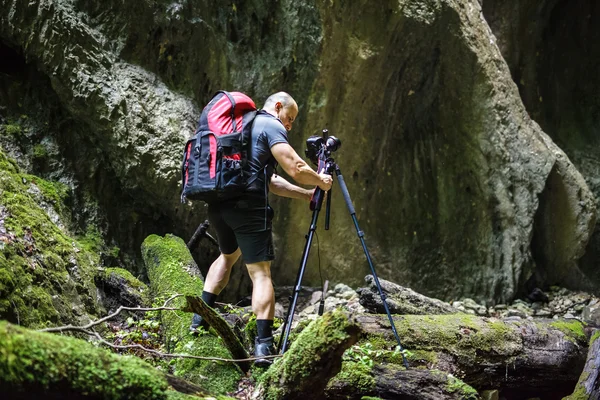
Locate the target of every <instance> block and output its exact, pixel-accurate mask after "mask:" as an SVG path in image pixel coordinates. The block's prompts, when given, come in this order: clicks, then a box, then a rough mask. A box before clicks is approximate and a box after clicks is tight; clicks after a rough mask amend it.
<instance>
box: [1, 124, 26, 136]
mask: <svg viewBox="0 0 600 400" xmlns="http://www.w3.org/2000/svg"><path fill="white" fill-rule="evenodd" d="M4 133H5V134H7V135H10V136H17V137H18V136H21V134H22V133H23V130H22V129H21V125H16V124H6V125H4Z"/></svg>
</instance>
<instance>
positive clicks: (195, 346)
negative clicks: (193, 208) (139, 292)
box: [142, 235, 242, 394]
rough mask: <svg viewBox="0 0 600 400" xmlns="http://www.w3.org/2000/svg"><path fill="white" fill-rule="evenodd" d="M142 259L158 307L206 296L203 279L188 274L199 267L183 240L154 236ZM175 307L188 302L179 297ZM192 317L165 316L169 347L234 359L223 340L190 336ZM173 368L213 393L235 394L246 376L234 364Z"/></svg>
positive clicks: (186, 363) (188, 363)
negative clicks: (191, 296)
mask: <svg viewBox="0 0 600 400" xmlns="http://www.w3.org/2000/svg"><path fill="white" fill-rule="evenodd" d="M142 257H143V258H144V261H145V263H146V267H147V270H148V279H149V280H150V283H151V290H152V292H153V294H154V297H155V302H156V303H157V304H160V305H162V302H163V301H164V300H165V299H167V298H169V297H171V296H172V295H174V294H189V295H195V296H199V295H200V294H201V293H202V289H203V287H204V284H203V282H202V280H201V279H200V277H198V276H192V275H191V274H190V273H188V271H190V270H193V269H196V268H197V267H196V265H195V262H194V260H193V258H192V256H191V254H190V252H189V250H188V248H187V246H186V244H185V242H184V241H183V240H182V239H180V238H178V237H176V236H173V235H166V236H165V237H164V238H163V237H160V236H157V235H151V236H149V237H147V238H146V240H144V243H143V244H142ZM171 305H172V306H174V307H182V306H184V305H185V299H184V298H178V299H176V300H175V301H174V302H173V303H171ZM191 318H192V315H191V314H190V313H184V312H179V311H169V312H165V313H163V314H162V315H161V319H162V322H163V327H164V332H165V337H166V345H167V348H169V349H173V351H175V352H178V353H185V354H191V355H197V356H203V357H218V358H227V359H230V358H231V354H230V353H229V351H228V350H227V349H226V348H225V347H224V345H223V343H222V341H221V339H220V338H217V337H215V336H212V335H210V334H206V335H201V336H199V337H197V338H195V337H192V336H191V335H190V334H189V325H190V323H191ZM173 365H174V369H175V374H176V375H178V376H181V377H183V378H185V379H187V380H190V381H192V382H195V383H197V384H198V385H199V386H200V387H202V388H203V389H206V390H207V391H209V392H211V393H218V394H225V393H227V392H230V391H233V390H234V389H235V387H236V385H237V382H238V381H239V379H240V377H241V375H242V373H241V371H240V370H239V368H238V367H237V366H236V365H235V364H233V363H226V362H213V361H203V360H194V359H178V360H175V361H174V363H173Z"/></svg>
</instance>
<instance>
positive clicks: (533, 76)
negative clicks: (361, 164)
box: [483, 0, 600, 288]
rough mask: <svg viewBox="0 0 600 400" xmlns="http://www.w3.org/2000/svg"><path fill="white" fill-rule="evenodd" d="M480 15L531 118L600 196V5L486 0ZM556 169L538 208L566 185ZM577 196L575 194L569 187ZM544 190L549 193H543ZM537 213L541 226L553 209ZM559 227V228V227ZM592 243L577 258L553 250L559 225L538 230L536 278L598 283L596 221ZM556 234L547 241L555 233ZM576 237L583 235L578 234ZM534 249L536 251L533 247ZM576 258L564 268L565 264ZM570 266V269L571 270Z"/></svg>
mask: <svg viewBox="0 0 600 400" xmlns="http://www.w3.org/2000/svg"><path fill="white" fill-rule="evenodd" d="M483 14H484V16H485V19H486V20H487V21H488V22H489V25H490V27H491V29H492V31H493V32H494V35H495V37H496V38H497V43H498V46H499V48H500V50H501V52H502V55H503V56H504V58H505V59H506V61H507V63H508V65H509V67H510V71H511V75H512V78H513V80H514V82H515V83H516V85H517V87H518V88H519V93H520V95H521V97H522V99H523V102H524V104H525V106H526V108H527V112H528V113H529V114H530V115H531V117H532V118H533V119H534V120H535V121H536V122H538V123H539V124H540V126H541V127H542V128H543V129H544V131H545V132H546V133H547V134H548V135H549V136H550V137H551V138H552V140H554V141H555V142H556V143H558V144H559V145H560V146H561V148H562V149H563V150H564V151H565V153H566V154H567V155H568V157H569V159H570V160H571V161H572V163H573V164H574V165H575V166H576V167H577V169H578V170H579V171H580V172H581V174H582V175H583V177H584V178H585V181H586V183H587V185H588V186H589V187H590V189H591V190H592V192H593V193H594V195H595V198H596V202H597V199H598V198H600V197H599V195H600V180H599V176H600V174H599V171H600V168H599V166H600V146H599V142H598V135H597V126H598V123H599V122H600V103H599V102H598V96H597V93H598V90H599V89H600V76H599V75H598V60H599V59H600V50H599V49H598V47H597V46H595V45H594V43H596V42H598V40H599V39H600V28H599V26H600V25H599V24H598V22H599V21H600V9H599V8H598V7H597V3H596V2H595V1H594V0H584V1H580V2H577V3H573V2H564V1H558V0H542V1H535V0H533V1H530V0H526V1H519V2H518V3H517V2H506V1H502V0H486V1H484V2H483ZM555 178H556V177H552V176H551V180H550V181H549V185H548V186H547V188H546V189H545V192H546V194H547V195H549V196H546V195H545V196H543V197H542V200H541V208H542V209H544V208H546V207H547V206H548V204H547V202H548V201H558V202H559V204H560V202H561V201H562V200H560V198H562V197H564V196H565V195H566V194H567V193H561V192H563V189H562V187H561V185H560V184H557V183H556V182H555V181H554V179H555ZM571 195H573V194H571ZM544 197H545V199H544ZM561 209H562V212H561V213H560V214H558V213H557V214H556V215H557V216H558V215H560V217H559V218H560V219H561V220H563V221H567V220H572V218H573V214H572V211H573V209H572V208H571V207H567V206H566V205H562V206H561ZM544 215H545V216H542V213H540V215H539V216H538V217H536V226H540V225H544V224H547V223H548V221H549V219H548V214H546V213H544ZM557 228H558V227H557ZM593 232H594V233H593V236H592V238H591V239H590V245H589V246H588V247H587V249H586V250H585V254H584V255H583V257H582V258H581V260H580V262H579V263H578V268H574V267H573V265H572V264H573V261H574V260H567V259H564V258H563V257H560V256H558V257H556V256H557V254H556V253H555V252H556V251H561V250H560V247H561V246H563V245H568V241H569V240H563V239H564V238H563V239H561V238H559V237H558V236H560V235H562V234H563V233H564V232H562V231H561V230H560V228H558V229H555V230H554V231H547V233H546V234H545V235H546V236H548V235H549V237H545V238H544V237H539V239H541V240H537V239H536V237H534V240H533V243H532V248H533V252H534V257H536V259H537V264H538V268H537V271H536V276H535V279H536V280H537V281H538V284H547V285H553V284H558V285H563V286H564V285H570V286H571V287H580V288H589V287H592V286H594V285H596V284H597V283H598V281H599V280H600V273H599V272H598V268H597V265H598V260H599V257H600V252H599V251H598V249H600V246H599V244H600V234H599V230H598V229H597V228H596V229H595V230H594V231H593ZM553 236H555V237H554V239H553V240H551V241H549V240H547V239H550V238H551V237H553ZM572 239H574V240H578V238H577V237H573V238H572ZM536 253H537V254H536ZM565 263H567V264H571V267H570V268H568V269H564V268H563V265H564V264H565ZM565 271H569V272H568V273H566V272H565Z"/></svg>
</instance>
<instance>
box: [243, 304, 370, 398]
mask: <svg viewBox="0 0 600 400" xmlns="http://www.w3.org/2000/svg"><path fill="white" fill-rule="evenodd" d="M359 334H360V330H359V328H358V326H357V325H356V322H355V321H354V320H353V319H352V320H351V319H349V318H348V316H347V315H346V314H345V313H344V312H342V311H339V310H338V311H334V312H329V313H326V314H325V315H323V316H322V317H320V318H318V319H317V320H315V321H313V322H312V323H311V324H310V325H308V326H307V327H306V328H305V329H304V330H303V331H302V332H301V333H300V334H299V335H298V337H297V338H296V340H294V342H293V343H292V345H291V346H290V348H289V350H288V351H287V352H286V353H285V354H284V356H283V358H280V359H278V360H276V361H275V363H274V364H273V365H272V366H271V368H269V370H268V371H267V372H266V373H265V374H264V375H263V377H262V378H261V383H260V385H259V386H258V387H257V389H256V390H255V392H254V394H253V399H266V400H269V399H273V400H280V399H307V398H310V399H317V398H320V397H321V396H322V395H323V392H324V389H325V386H326V385H327V383H328V381H329V380H330V378H331V377H332V376H334V375H335V374H337V372H338V371H339V370H340V367H341V364H342V354H343V353H344V351H345V350H346V349H347V348H348V347H350V346H351V345H352V344H354V343H356V341H357V340H358V338H359Z"/></svg>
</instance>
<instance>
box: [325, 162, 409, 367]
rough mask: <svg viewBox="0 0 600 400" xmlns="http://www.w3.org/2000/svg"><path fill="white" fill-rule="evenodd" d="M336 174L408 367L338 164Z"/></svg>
mask: <svg viewBox="0 0 600 400" xmlns="http://www.w3.org/2000/svg"><path fill="white" fill-rule="evenodd" d="M335 174H336V176H337V178H338V182H339V184H340V188H341V189H342V194H343V195H344V200H345V201H346V206H347V207H348V211H349V212H350V216H351V217H352V221H353V222H354V227H355V228H356V233H357V234H358V237H359V239H360V243H361V244H362V247H363V251H364V252H365V256H366V257H367V262H368V263H369V268H370V269H371V273H372V274H373V278H374V280H375V285H376V286H377V290H378V291H379V296H381V301H382V302H383V307H384V308H385V312H386V313H387V316H388V319H389V320H390V325H391V326H392V332H393V333H394V336H395V337H396V341H397V342H398V347H399V348H400V351H401V352H402V361H403V362H404V366H405V367H406V368H408V361H406V357H405V356H404V352H403V349H402V344H401V343H400V337H399V336H398V332H397V331H396V325H394V319H393V318H392V314H391V313H390V309H389V308H388V305H387V302H386V301H385V293H383V290H382V289H381V285H380V284H379V278H378V277H377V273H376V272H375V267H374V266H373V261H372V260H371V255H370V254H369V249H367V244H366V243H365V238H364V236H365V233H364V232H363V231H361V230H360V227H359V226H358V219H356V211H355V210H354V205H352V200H351V199H350V193H349V192H348V187H347V186H346V182H345V181H344V177H343V176H342V171H340V167H339V166H337V165H336V168H335Z"/></svg>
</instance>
